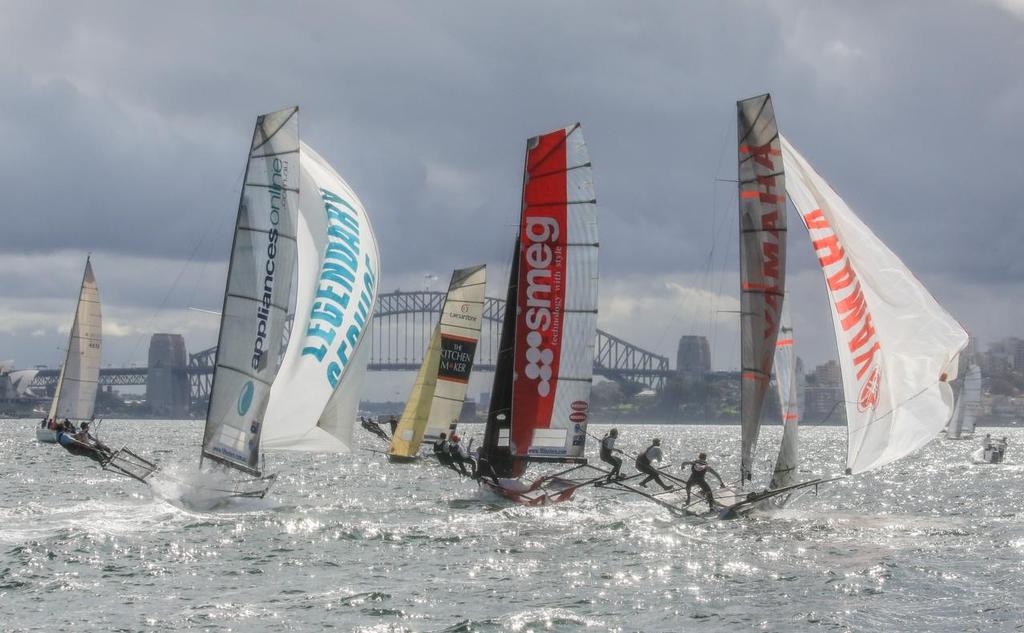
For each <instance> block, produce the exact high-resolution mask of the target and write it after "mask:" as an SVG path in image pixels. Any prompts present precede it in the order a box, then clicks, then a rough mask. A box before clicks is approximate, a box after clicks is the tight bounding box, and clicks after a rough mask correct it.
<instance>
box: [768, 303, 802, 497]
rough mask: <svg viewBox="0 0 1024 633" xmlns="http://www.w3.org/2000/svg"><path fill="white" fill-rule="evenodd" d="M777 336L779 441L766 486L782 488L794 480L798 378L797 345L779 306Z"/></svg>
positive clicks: (776, 368)
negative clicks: (780, 316) (779, 315)
mask: <svg viewBox="0 0 1024 633" xmlns="http://www.w3.org/2000/svg"><path fill="white" fill-rule="evenodd" d="M781 323H782V325H781V327H780V328H779V339H778V341H776V342H775V387H776V389H777V390H778V392H779V408H780V409H781V413H782V442H781V443H780V444H779V456H778V457H777V458H776V459H775V468H774V469H773V471H772V480H771V483H770V484H769V485H768V487H769V488H784V487H786V486H790V485H792V484H795V483H796V467H797V460H798V458H799V455H798V453H797V429H798V426H799V423H800V400H799V394H800V392H799V379H798V377H797V358H796V348H795V347H794V343H795V341H794V339H793V328H792V327H791V326H790V320H789V310H788V309H787V308H783V310H782V322H781Z"/></svg>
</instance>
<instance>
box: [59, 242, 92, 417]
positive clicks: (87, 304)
mask: <svg viewBox="0 0 1024 633" xmlns="http://www.w3.org/2000/svg"><path fill="white" fill-rule="evenodd" d="M102 342H103V323H102V315H101V313H100V291H99V288H98V287H97V286H96V277H95V276H94V275H93V272H92V262H90V261H89V259H88V258H86V260H85V271H84V272H83V273H82V285H81V288H80V290H79V294H78V305H77V306H76V308H75V320H74V322H73V323H72V325H71V334H70V336H69V337H68V348H67V355H66V356H65V358H64V365H63V366H62V367H61V369H60V377H59V378H58V379H57V389H56V391H55V392H54V397H53V402H52V403H51V404H50V418H60V419H64V418H69V419H72V420H89V419H91V418H92V414H93V409H94V407H95V405H96V388H97V386H98V385H99V379H100V352H101V349H100V348H101V346H102Z"/></svg>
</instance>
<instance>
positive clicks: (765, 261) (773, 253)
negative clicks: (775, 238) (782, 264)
mask: <svg viewBox="0 0 1024 633" xmlns="http://www.w3.org/2000/svg"><path fill="white" fill-rule="evenodd" d="M761 251H762V253H763V254H764V257H762V258H761V274H762V275H764V276H765V277H771V278H773V279H778V278H779V245H778V244H776V243H774V242H765V243H764V244H762V245H761Z"/></svg>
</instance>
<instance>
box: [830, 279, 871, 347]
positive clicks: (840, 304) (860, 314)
mask: <svg viewBox="0 0 1024 633" xmlns="http://www.w3.org/2000/svg"><path fill="white" fill-rule="evenodd" d="M836 310H837V311H838V312H839V314H840V315H843V314H846V315H847V316H844V317H843V321H842V326H843V331H844V332H849V331H850V330H851V329H852V328H853V326H855V325H857V323H858V322H859V321H860V320H861V319H862V318H864V314H865V313H866V312H867V311H868V305H867V302H865V301H864V293H863V292H861V291H860V282H857V285H856V286H854V287H853V292H851V293H850V294H848V295H846V297H845V298H843V299H840V300H839V301H836ZM847 313H849V314H847ZM868 319H869V320H870V319H871V315H868ZM873 331H874V330H872V332H873ZM857 347H860V345H858V346H857ZM851 351H852V349H851Z"/></svg>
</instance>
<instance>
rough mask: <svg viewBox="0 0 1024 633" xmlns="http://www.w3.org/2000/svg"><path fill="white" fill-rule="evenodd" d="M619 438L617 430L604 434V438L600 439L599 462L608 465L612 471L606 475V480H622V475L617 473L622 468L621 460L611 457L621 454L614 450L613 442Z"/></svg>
mask: <svg viewBox="0 0 1024 633" xmlns="http://www.w3.org/2000/svg"><path fill="white" fill-rule="evenodd" d="M618 437H619V430H618V429H612V430H611V431H608V433H607V434H605V436H604V438H602V439H601V461H602V462H604V463H606V464H610V465H611V467H612V470H611V472H610V473H608V480H609V481H610V480H612V479H616V478H617V479H622V475H621V474H620V473H619V469H620V468H622V460H621V459H619V458H618V457H616V456H615V455H613V453H622V451H620V450H619V449H617V448H615V440H616V439H618Z"/></svg>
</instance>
